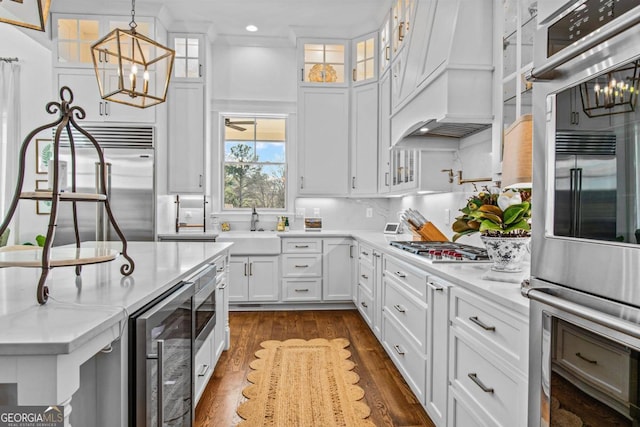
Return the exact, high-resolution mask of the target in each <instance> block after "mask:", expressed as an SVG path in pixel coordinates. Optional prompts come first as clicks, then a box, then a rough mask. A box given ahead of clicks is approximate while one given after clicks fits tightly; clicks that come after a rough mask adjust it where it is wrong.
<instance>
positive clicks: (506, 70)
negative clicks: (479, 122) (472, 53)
mask: <svg viewBox="0 0 640 427" xmlns="http://www.w3.org/2000/svg"><path fill="white" fill-rule="evenodd" d="M503 6H504V7H503V20H502V21H503V31H502V87H503V98H502V102H503V111H502V124H503V128H504V129H506V128H508V127H509V126H510V125H512V124H513V123H514V122H515V121H516V119H517V118H518V117H521V116H523V115H525V114H531V89H532V85H531V83H529V82H527V81H525V79H524V75H525V73H526V72H527V71H528V70H530V69H531V67H532V66H533V37H534V32H535V30H536V25H537V13H538V9H537V0H503Z"/></svg>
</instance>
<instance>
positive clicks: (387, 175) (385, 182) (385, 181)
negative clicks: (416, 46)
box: [384, 46, 389, 187]
mask: <svg viewBox="0 0 640 427" xmlns="http://www.w3.org/2000/svg"><path fill="white" fill-rule="evenodd" d="M387 48H388V46H387ZM384 185H385V187H388V186H389V172H385V173H384Z"/></svg>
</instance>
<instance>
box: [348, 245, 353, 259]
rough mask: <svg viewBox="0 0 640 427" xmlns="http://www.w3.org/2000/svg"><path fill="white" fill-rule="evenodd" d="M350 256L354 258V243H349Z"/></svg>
mask: <svg viewBox="0 0 640 427" xmlns="http://www.w3.org/2000/svg"><path fill="white" fill-rule="evenodd" d="M349 258H353V245H349Z"/></svg>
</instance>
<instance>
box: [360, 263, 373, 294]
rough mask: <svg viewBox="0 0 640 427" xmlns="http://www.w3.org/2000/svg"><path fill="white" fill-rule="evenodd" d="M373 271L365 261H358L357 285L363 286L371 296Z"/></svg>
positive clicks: (371, 266)
mask: <svg viewBox="0 0 640 427" xmlns="http://www.w3.org/2000/svg"><path fill="white" fill-rule="evenodd" d="M374 275H375V271H374V270H373V265H370V264H369V263H368V262H366V261H362V260H360V262H359V263H358V283H359V284H360V285H361V286H363V287H364V288H365V289H366V290H367V291H368V292H369V293H370V294H373V284H374V280H375V277H374Z"/></svg>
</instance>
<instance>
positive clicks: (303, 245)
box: [282, 239, 322, 254]
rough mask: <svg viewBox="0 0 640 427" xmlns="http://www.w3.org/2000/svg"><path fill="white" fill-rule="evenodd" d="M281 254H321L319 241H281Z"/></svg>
mask: <svg viewBox="0 0 640 427" xmlns="http://www.w3.org/2000/svg"><path fill="white" fill-rule="evenodd" d="M282 253H283V254H288V253H313V254H319V253H322V240H321V239H282Z"/></svg>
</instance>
